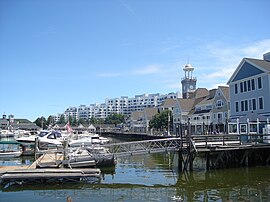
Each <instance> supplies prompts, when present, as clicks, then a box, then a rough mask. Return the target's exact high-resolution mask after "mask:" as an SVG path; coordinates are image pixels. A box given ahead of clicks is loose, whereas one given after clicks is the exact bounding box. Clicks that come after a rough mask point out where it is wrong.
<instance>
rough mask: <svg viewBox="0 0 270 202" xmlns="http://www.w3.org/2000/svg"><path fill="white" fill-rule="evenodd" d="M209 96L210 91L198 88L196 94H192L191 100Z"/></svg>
mask: <svg viewBox="0 0 270 202" xmlns="http://www.w3.org/2000/svg"><path fill="white" fill-rule="evenodd" d="M208 95H209V91H208V90H207V89H206V88H197V89H196V90H195V92H194V93H190V96H189V98H190V99H198V98H201V97H206V96H208Z"/></svg>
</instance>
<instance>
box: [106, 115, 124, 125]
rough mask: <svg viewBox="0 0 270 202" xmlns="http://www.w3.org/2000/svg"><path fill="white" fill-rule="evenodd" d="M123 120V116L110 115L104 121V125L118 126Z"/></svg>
mask: <svg viewBox="0 0 270 202" xmlns="http://www.w3.org/2000/svg"><path fill="white" fill-rule="evenodd" d="M124 120H125V116H124V115H122V114H117V113H112V114H110V115H109V116H107V118H106V119H105V121H104V122H105V123H106V124H115V125H117V124H120V123H123V122H124Z"/></svg>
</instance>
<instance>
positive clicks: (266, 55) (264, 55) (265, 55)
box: [263, 52, 270, 62]
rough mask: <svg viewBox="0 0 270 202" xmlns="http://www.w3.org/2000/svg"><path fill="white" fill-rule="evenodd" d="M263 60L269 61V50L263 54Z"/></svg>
mask: <svg viewBox="0 0 270 202" xmlns="http://www.w3.org/2000/svg"><path fill="white" fill-rule="evenodd" d="M263 60H266V61H267V62H270V52H268V53H265V54H263Z"/></svg>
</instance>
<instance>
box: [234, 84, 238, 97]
mask: <svg viewBox="0 0 270 202" xmlns="http://www.w3.org/2000/svg"><path fill="white" fill-rule="evenodd" d="M234 94H238V85H237V83H236V84H234Z"/></svg>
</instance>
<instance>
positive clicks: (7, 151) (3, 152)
mask: <svg viewBox="0 0 270 202" xmlns="http://www.w3.org/2000/svg"><path fill="white" fill-rule="evenodd" d="M0 145H1V149H0V158H14V157H19V156H21V155H22V151H21V149H20V148H19V145H18V143H17V142H14V141H0Z"/></svg>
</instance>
